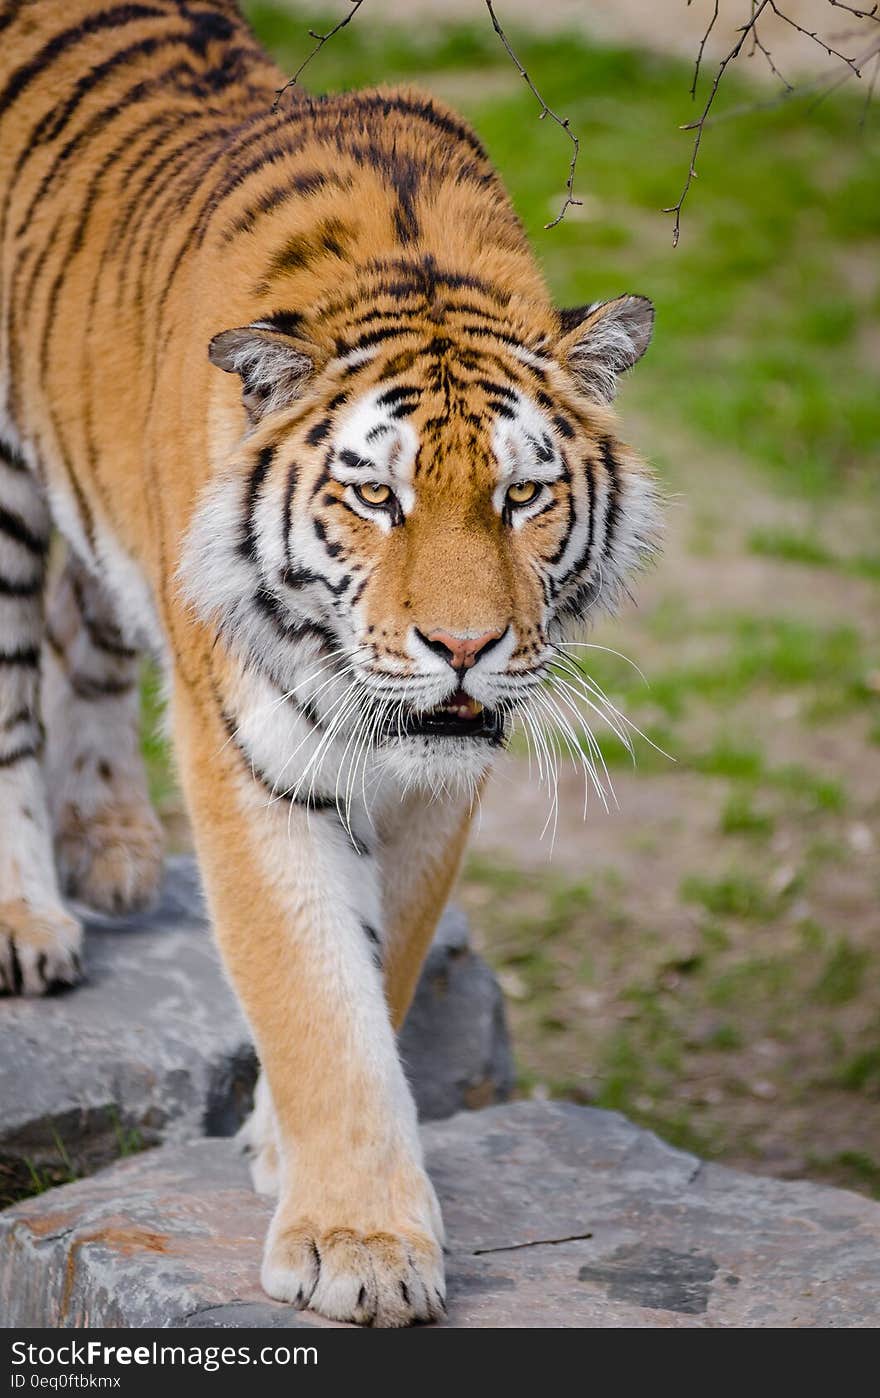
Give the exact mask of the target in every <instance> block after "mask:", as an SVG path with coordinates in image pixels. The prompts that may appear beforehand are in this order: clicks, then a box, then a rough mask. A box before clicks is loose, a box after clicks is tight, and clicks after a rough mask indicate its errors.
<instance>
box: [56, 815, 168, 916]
mask: <svg viewBox="0 0 880 1398" xmlns="http://www.w3.org/2000/svg"><path fill="white" fill-rule="evenodd" d="M55 854H56V860H57V864H58V874H59V877H60V879H61V886H62V888H63V889H64V891H65V893H66V894H67V895H68V896H69V897H71V898H76V899H77V900H78V901H80V902H82V903H85V904H86V905H87V906H88V907H90V908H95V909H96V910H97V911H98V912H102V913H109V914H111V915H113V916H117V917H119V916H122V915H124V914H125V913H134V912H142V911H143V910H144V909H146V908H149V907H150V906H151V904H152V903H153V902H154V901H155V898H156V895H157V893H158V890H159V883H160V880H161V877H162V828H161V826H160V824H159V821H158V818H157V817H156V815H155V813H154V811H153V810H152V808H151V807H150V806H149V804H147V802H146V801H145V800H137V801H131V800H126V799H124V798H117V799H115V800H113V801H111V802H108V803H107V804H105V805H103V806H99V807H98V808H97V809H96V810H94V811H93V812H89V813H86V812H85V811H84V810H83V808H82V807H81V806H80V805H78V804H77V803H76V802H74V801H70V802H68V803H67V804H65V805H64V806H63V807H62V808H61V811H60V812H59V815H58V818H57V822H56V829H55Z"/></svg>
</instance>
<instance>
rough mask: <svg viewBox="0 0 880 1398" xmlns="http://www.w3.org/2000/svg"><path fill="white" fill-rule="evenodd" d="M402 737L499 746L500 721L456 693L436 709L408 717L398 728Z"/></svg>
mask: <svg viewBox="0 0 880 1398" xmlns="http://www.w3.org/2000/svg"><path fill="white" fill-rule="evenodd" d="M401 733H402V734H403V735H404V736H406V737H422V738H484V739H486V740H487V741H488V742H492V743H499V742H501V740H502V738H503V737H504V720H503V718H502V716H501V714H500V713H499V711H498V710H497V709H487V708H484V706H483V705H482V704H481V703H480V702H479V700H477V699H474V698H473V696H472V695H470V694H465V692H464V690H463V689H457V690H456V691H455V693H454V694H451V695H450V696H449V698H448V699H446V700H445V701H444V702H443V703H442V704H438V706H437V708H436V709H427V710H425V711H424V712H422V713H411V714H409V715H407V717H406V719H405V720H404V722H403V723H402V725H401Z"/></svg>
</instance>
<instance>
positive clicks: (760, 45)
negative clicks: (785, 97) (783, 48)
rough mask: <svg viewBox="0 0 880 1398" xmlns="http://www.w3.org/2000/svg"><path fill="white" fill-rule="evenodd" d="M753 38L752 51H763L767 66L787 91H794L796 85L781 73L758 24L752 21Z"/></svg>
mask: <svg viewBox="0 0 880 1398" xmlns="http://www.w3.org/2000/svg"><path fill="white" fill-rule="evenodd" d="M752 39H753V40H754V43H753V47H752V53H755V52H756V51H757V52H759V53H762V54H763V55H764V57H765V58H766V60H767V67H768V68H769V69H770V72H771V73H772V74H773V76H774V77H775V78H778V79H779V81H780V82H781V83H782V86H783V87H784V88H785V90H786V92H794V85H793V84H792V83H790V82H789V81H788V79H787V78H784V77H783V76H782V74H781V73H780V71H779V69H778V68H777V67H776V64H775V63H774V62H773V57H772V55H771V53H770V50H769V49H768V48H767V46H766V44H765V43H764V42H763V41H762V39H761V36H760V34H759V33H758V26H757V24H755V23H754V22H753V23H752Z"/></svg>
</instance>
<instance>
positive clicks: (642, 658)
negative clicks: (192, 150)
mask: <svg viewBox="0 0 880 1398" xmlns="http://www.w3.org/2000/svg"><path fill="white" fill-rule="evenodd" d="M245 8H246V9H247V11H248V13H249V15H250V17H251V19H252V22H253V23H254V25H255V28H256V29H257V31H258V33H259V34H260V35H261V37H262V38H263V39H264V41H265V42H266V43H267V45H268V46H269V47H270V49H272V51H273V52H274V53H275V54H276V56H277V57H278V58H279V60H280V62H281V63H282V65H283V66H284V67H285V68H286V69H288V70H289V71H292V69H293V68H294V67H295V66H296V65H297V64H298V63H299V62H300V61H301V59H302V57H303V56H304V54H305V53H306V52H307V49H308V47H310V46H311V42H312V41H310V40H309V39H308V38H307V34H306V31H307V29H308V28H309V27H314V28H318V29H322V28H323V27H326V26H325V25H324V23H323V21H324V20H326V14H324V15H322V14H321V13H320V11H315V10H313V9H312V8H308V9H307V10H302V9H298V8H297V7H295V6H293V5H289V4H283V5H282V4H278V3H275V4H267V3H255V4H251V5H247V6H246V7H245ZM436 8H437V11H438V13H439V12H440V11H442V7H441V6H439V5H438V6H437V7H436ZM551 8H552V6H551ZM500 9H501V11H502V17H503V5H502V6H500ZM338 17H339V16H338V14H336V13H335V12H334V14H333V21H335V20H336V19H337V18H338ZM542 18H543V20H544V24H543V26H542V33H541V34H540V35H536V34H528V33H517V32H515V31H514V32H513V34H512V37H513V38H514V40H515V43H516V46H517V50H518V52H520V54H521V56H522V58H523V59H524V60H525V62H526V66H527V67H528V69H529V71H530V73H531V74H532V75H533V77H534V78H535V80H536V81H537V83H538V85H539V87H540V88H541V90H542V91H543V92H544V94H545V96H546V98H547V100H548V101H549V102H550V104H551V106H553V107H554V109H555V110H557V111H559V112H561V113H562V114H563V115H565V116H568V117H569V118H570V119H571V122H572V125H573V127H574V128H575V130H576V131H577V133H578V135H579V136H580V138H581V159H580V165H579V169H578V175H577V186H578V188H577V192H578V193H579V195H580V196H581V197H582V198H583V200H584V205H583V208H581V209H573V210H569V212H568V215H567V217H566V219H565V221H564V222H563V223H562V224H560V225H559V226H558V227H557V228H555V229H553V230H552V231H545V229H544V224H545V223H546V222H547V221H548V219H550V218H552V217H555V214H556V212H557V211H558V208H559V205H560V202H561V197H562V186H563V183H564V179H565V174H566V171H567V163H568V155H569V148H568V145H567V143H566V141H565V139H564V137H563V136H562V134H561V133H560V132H559V130H558V129H557V128H555V127H553V126H552V125H551V124H550V123H549V122H541V121H539V120H537V109H536V106H535V102H534V99H533V98H532V97H531V95H530V94H529V92H528V91H527V89H526V88H525V86H524V85H523V83H522V81H521V79H520V78H519V76H518V75H517V73H516V72H515V70H514V69H513V68H512V67H511V65H510V63H509V60H508V59H507V57H506V56H505V54H504V52H503V50H502V49H501V47H500V45H499V43H498V41H497V39H496V37H495V36H494V35H493V33H492V30H491V28H490V26H489V23H488V18H487V16H486V13H485V11H484V9H483V6H482V5H481V4H479V3H478V2H477V0H474V20H473V23H469V24H468V25H466V26H463V25H461V24H456V25H448V26H443V25H442V24H440V23H438V22H422V20H421V19H420V21H419V23H418V24H415V23H414V24H411V25H409V26H406V25H397V26H396V27H390V28H389V27H384V26H383V27H379V26H378V25H377V23H376V22H375V20H374V19H372V18H371V16H370V14H369V7H368V6H365V7H364V9H363V11H362V12H361V14H359V15H358V17H357V19H356V20H355V22H354V23H353V24H351V25H350V26H349V27H348V28H346V29H345V30H344V31H343V32H342V33H340V34H339V35H337V36H336V38H335V39H334V40H333V41H332V43H330V44H328V45H327V46H326V47H325V48H324V49H323V51H322V52H321V53H320V55H319V56H318V57H317V58H316V59H315V61H314V63H313V64H312V66H311V67H310V68H309V69H308V72H307V75H306V79H305V81H306V83H307V85H308V86H309V88H310V89H312V90H316V91H324V90H334V89H339V88H342V87H353V86H360V85H371V84H375V83H377V82H397V81H405V82H415V83H418V84H419V85H421V86H423V87H425V88H427V89H429V90H430V91H432V92H434V93H435V94H437V95H438V96H440V97H443V98H445V99H446V100H448V101H450V102H451V103H452V104H453V105H455V106H456V107H458V108H459V109H460V110H461V111H463V112H464V113H465V114H466V115H467V116H468V117H469V118H470V119H471V120H472V121H473V123H474V124H475V126H476V128H477V130H478V132H479V134H480V136H481V138H482V139H483V140H484V142H485V143H486V145H487V147H488V149H489V151H490V153H491V155H492V156H493V158H494V160H495V162H496V163H497V165H498V167H499V168H500V170H501V172H502V174H503V176H504V178H505V180H506V182H507V184H508V187H509V188H510V190H511V193H512V195H513V198H514V201H515V203H516V206H517V209H518V211H519V213H520V215H521V216H522V218H523V220H524V222H525V224H526V226H527V228H528V230H529V232H530V234H531V235H532V238H533V242H534V246H535V249H536V252H537V255H538V257H539V258H540V260H541V262H542V264H543V266H544V268H545V270H546V274H547V277H548V279H549V282H550V284H551V285H552V287H553V290H554V293H555V294H556V295H557V297H558V300H559V302H560V304H574V303H577V302H581V301H588V300H595V299H600V298H602V297H605V296H611V295H614V294H616V293H618V292H620V291H625V290H631V291H638V292H641V293H644V294H647V295H649V296H651V297H652V299H653V300H654V301H655V303H656V305H657V312H658V315H657V330H656V336H655V340H654V343H653V345H652V347H651V350H650V351H649V354H648V356H647V357H646V359H645V360H644V361H643V363H642V364H641V365H639V367H638V368H637V370H636V371H635V373H634V375H633V376H632V378H631V381H629V382H628V383H627V384H626V387H625V390H624V392H623V394H622V396H621V404H620V405H621V411H622V415H623V418H624V422H625V424H626V428H627V433H628V435H629V437H630V439H631V440H633V441H634V442H635V443H636V445H637V446H638V447H639V448H640V450H642V452H643V453H644V454H645V455H646V456H647V457H648V458H649V459H650V460H651V461H652V462H653V463H654V464H655V465H656V467H657V469H658V471H659V473H660V475H661V477H662V479H663V482H664V486H665V488H666V490H667V492H668V494H669V496H670V501H671V503H670V510H669V539H668V543H667V550H666V554H665V557H664V559H663V561H662V562H661V564H660V566H659V568H658V569H657V571H656V572H655V573H654V574H652V575H649V576H648V577H646V578H645V579H644V580H642V582H641V583H640V585H639V588H638V597H639V601H640V606H639V609H638V610H637V611H630V612H629V613H628V614H627V615H626V616H625V617H624V618H623V619H622V620H621V621H620V622H618V623H603V624H602V626H601V627H600V629H599V631H598V633H597V635H596V637H595V640H596V641H597V642H599V643H602V644H604V645H609V646H612V647H614V648H616V649H618V650H622V651H624V652H625V653H626V654H627V655H628V656H632V657H633V659H635V660H636V661H637V662H638V664H639V666H640V667H641V669H642V670H643V671H644V672H645V674H646V676H647V679H648V684H647V685H646V684H644V683H643V681H642V680H641V679H640V678H639V676H638V674H637V673H636V672H634V671H633V669H632V668H631V667H630V666H628V665H627V664H625V663H624V662H623V661H621V660H618V659H616V658H615V657H614V656H611V655H609V654H607V653H606V652H603V651H589V652H585V655H587V656H588V657H589V663H588V664H587V665H586V668H587V669H588V671H589V672H590V673H591V674H592V675H593V676H595V678H597V679H598V680H599V681H600V682H601V683H602V684H603V686H604V687H605V689H606V690H607V691H608V693H609V694H611V696H612V697H613V698H614V701H615V702H616V703H617V704H618V705H619V706H620V707H622V708H623V709H624V710H625V712H626V713H628V714H629V715H630V716H631V717H632V718H633V720H634V721H635V722H636V723H638V724H639V726H640V727H641V728H643V729H644V731H645V732H646V733H647V734H648V736H649V737H650V738H652V739H653V740H654V741H655V742H656V743H657V744H658V745H659V746H660V747H661V748H662V749H664V750H665V752H666V753H668V754H670V755H671V757H672V758H674V759H675V760H674V762H673V761H671V760H670V758H667V757H665V756H663V755H662V754H660V753H658V752H657V751H656V750H654V749H653V748H652V747H650V746H649V745H648V744H647V743H644V742H639V743H637V758H638V766H637V769H636V770H635V771H633V770H632V768H631V766H630V765H629V759H628V755H627V754H626V753H625V751H624V750H623V749H622V747H621V745H620V744H619V743H618V742H617V741H616V740H615V739H614V738H613V735H609V734H605V735H603V736H602V739H601V741H602V747H603V752H604V755H605V757H606V760H607V762H608V764H609V768H610V770H611V773H612V776H613V778H614V783H615V787H616V791H617V796H618V800H619V804H620V809H619V810H615V809H613V810H612V811H611V813H610V814H607V815H606V813H605V812H604V811H603V810H602V809H601V807H599V806H598V805H597V804H596V803H595V802H594V803H592V804H591V806H590V809H589V813H588V819H587V822H586V825H585V824H584V823H583V820H582V802H583V793H582V789H581V788H580V786H579V782H578V780H577V779H576V777H575V776H574V775H573V774H572V775H571V776H570V777H566V778H565V779H564V781H563V782H562V785H561V790H560V798H561V809H560V818H559V827H558V834H557V838H556V841H555V849H554V851H553V859H552V860H551V859H550V858H549V837H547V838H545V839H544V840H543V841H542V840H541V839H540V835H541V829H542V826H543V824H544V817H545V814H546V808H545V803H544V798H543V797H542V796H541V794H540V793H539V792H538V791H537V789H536V788H535V787H534V785H528V784H527V778H526V773H525V771H524V763H523V760H522V758H521V756H517V755H514V756H512V757H511V759H510V761H509V763H508V767H507V770H506V772H503V773H501V774H500V776H499V779H498V781H497V782H496V783H495V784H494V785H493V787H492V789H491V790H490V792H489V794H488V796H487V798H486V800H485V802H484V807H483V811H482V816H481V822H480V826H479V829H478V831H477V832H476V835H475V839H474V843H473V853H472V855H471V857H470V860H469V863H468V866H467V870H466V873H465V876H464V878H463V881H462V886H461V892H460V897H461V899H462V901H463V902H464V903H465V905H466V906H467V907H468V909H469V910H470V913H471V917H472V921H473V924H474V927H475V936H476V940H477V942H478V945H479V946H480V948H481V950H482V951H483V952H484V954H485V955H486V956H487V957H488V959H489V960H490V961H491V962H492V964H493V965H494V966H495V968H496V970H497V971H498V973H499V975H500V977H501V981H502V984H503V986H504V989H505V991H506V993H507V996H508V1003H509V1009H510V1014H511V1020H512V1026H513V1033H514V1046H515V1050H516V1053H517V1060H518V1064H519V1069H520V1088H521V1090H522V1091H523V1092H524V1093H533V1094H536V1095H547V1094H553V1095H557V1094H558V1095H564V1096H568V1097H571V1098H574V1099H575V1100H579V1101H586V1102H592V1103H596V1104H599V1105H602V1106H608V1107H615V1108H620V1109H622V1110H624V1111H626V1112H627V1113H628V1114H629V1115H630V1116H632V1117H634V1118H635V1119H636V1120H638V1121H641V1122H644V1123H646V1124H648V1125H650V1126H652V1127H654V1128H655V1129H657V1130H658V1131H659V1132H660V1133H661V1134H662V1135H664V1136H665V1137H667V1138H668V1139H671V1140H673V1141H675V1142H677V1143H681V1144H684V1145H687V1146H691V1147H694V1148H696V1149H698V1150H699V1151H701V1152H702V1153H703V1154H705V1155H709V1156H712V1157H714V1158H720V1159H724V1160H727V1161H730V1162H733V1163H737V1164H744V1165H747V1166H748V1167H749V1168H753V1169H758V1170H765V1171H768V1172H771V1173H777V1174H809V1175H812V1176H814V1177H817V1178H827V1179H831V1180H834V1181H835V1182H837V1183H842V1184H847V1185H850V1186H851V1187H854V1188H857V1189H861V1190H865V1191H867V1192H869V1193H873V1194H875V1195H877V1196H878V1197H880V1113H878V1112H877V1105H878V1101H880V859H878V820H877V817H878V811H880V792H878V786H880V783H878V776H880V612H878V589H880V537H878V523H880V509H878V505H880V480H878V472H877V444H878V441H880V392H878V364H880V315H878V312H880V240H878V231H880V178H878V177H880V144H878V141H877V136H876V132H877V126H878V123H880V112H873V113H871V112H869V113H868V114H867V120H866V119H865V108H864V94H863V93H855V94H853V95H850V94H849V93H842V94H839V95H834V96H831V97H829V98H827V99H826V100H824V101H823V102H821V103H820V104H819V105H817V106H815V107H814V108H812V109H809V107H808V104H807V103H806V102H805V101H803V100H802V101H790V102H787V103H785V104H783V105H781V106H779V107H776V108H775V109H773V110H760V111H756V112H753V113H751V114H747V115H742V116H739V117H737V118H736V119H735V120H721V121H718V122H717V123H715V124H713V125H712V126H711V127H710V128H709V129H708V130H707V132H706V136H705V140H704V144H703V149H702V152H701V157H700V167H699V179H698V180H697V181H696V182H695V184H694V185H693V187H692V190H691V194H690V197H689V199H688V201H687V203H686V205H685V209H684V214H683V223H682V237H681V243H680V246H679V248H678V249H677V251H675V252H673V250H672V247H671V233H672V227H671V220H670V219H669V218H668V217H664V216H663V215H662V214H661V213H660V212H659V210H660V209H661V207H663V206H665V205H669V204H672V203H674V202H675V200H676V198H677V197H678V194H679V191H680V188H681V185H682V181H683V179H684V176H685V173H686V169H687V162H688V159H689V154H690V141H691V138H690V137H689V136H688V135H687V134H685V133H682V132H681V131H680V130H679V129H678V128H679V124H680V123H681V122H682V121H686V120H688V119H689V118H691V117H692V115H694V109H693V106H692V103H691V100H690V98H689V95H688V90H689V86H690V81H691V67H690V66H689V65H688V64H687V63H685V62H683V61H682V60H681V59H679V58H675V57H669V56H664V55H662V54H658V53H655V52H650V51H647V50H645V51H638V50H635V49H632V50H622V49H618V48H612V47H608V46H605V45H599V44H595V43H591V42H590V41H589V40H588V39H587V38H585V37H584V35H583V34H566V33H558V34H554V33H552V32H547V27H546V18H547V17H546V15H543V16H542ZM333 21H331V22H333ZM710 67H711V65H710ZM707 73H709V74H710V69H707ZM706 81H708V77H706V76H704V79H703V83H704V84H705V82H706ZM767 98H768V90H767V89H766V88H765V87H762V88H760V89H756V88H754V87H752V86H750V85H749V83H748V82H747V81H746V79H745V78H743V77H740V76H738V75H737V73H736V71H734V72H732V73H731V74H730V75H729V77H728V78H727V79H726V80H725V85H724V88H723V100H722V101H721V102H720V104H719V109H720V110H723V109H725V108H726V109H730V108H733V107H736V106H739V105H740V104H743V103H745V104H748V103H749V102H753V101H759V102H762V103H766V101H767ZM147 698H148V710H149V712H150V714H151V715H152V716H155V714H156V712H157V709H158V705H157V701H156V696H155V693H154V691H153V688H152V687H151V686H148V695H147ZM147 741H148V757H149V760H150V767H151V772H152V776H153V782H154V789H155V795H156V797H157V800H158V801H159V804H160V807H161V809H162V810H163V813H164V814H165V817H166V820H167V822H168V826H169V831H170V834H171V839H172V841H173V842H175V843H177V844H182V843H185V841H186V832H185V825H184V823H183V821H182V817H181V815H180V804H179V800H178V797H177V795H176V792H175V788H174V784H173V777H172V776H171V773H170V768H169V764H168V756H167V752H166V750H165V748H164V745H163V744H162V742H161V741H160V740H158V739H156V738H153V737H150V738H148V740H147Z"/></svg>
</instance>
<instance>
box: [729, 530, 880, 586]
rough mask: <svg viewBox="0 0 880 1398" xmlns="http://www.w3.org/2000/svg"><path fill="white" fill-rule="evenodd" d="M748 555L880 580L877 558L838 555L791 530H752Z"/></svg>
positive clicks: (808, 535)
mask: <svg viewBox="0 0 880 1398" xmlns="http://www.w3.org/2000/svg"><path fill="white" fill-rule="evenodd" d="M749 551H750V552H751V553H754V554H758V555H759V556H760V557H762V558H777V559H781V560H782V561H783V562H786V563H803V564H805V565H806V566H807V567H810V568H835V569H837V570H838V571H839V572H842V573H850V574H852V575H853V576H854V577H860V578H870V579H874V580H876V579H880V554H878V553H856V554H838V553H835V552H834V550H833V549H830V548H828V547H827V545H826V544H824V543H823V542H822V540H821V539H820V538H819V537H818V535H817V534H815V533H809V532H806V531H798V530H794V529H756V530H754V531H753V532H752V533H751V534H750V536H749Z"/></svg>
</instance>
